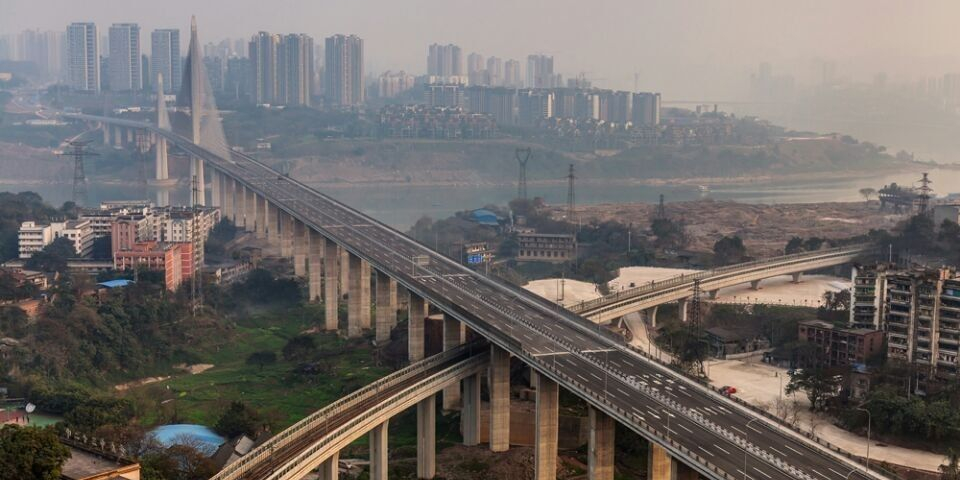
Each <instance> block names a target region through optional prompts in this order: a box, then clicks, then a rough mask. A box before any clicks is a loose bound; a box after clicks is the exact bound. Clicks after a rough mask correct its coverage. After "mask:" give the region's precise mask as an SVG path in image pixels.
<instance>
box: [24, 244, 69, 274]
mask: <svg viewBox="0 0 960 480" xmlns="http://www.w3.org/2000/svg"><path fill="white" fill-rule="evenodd" d="M76 256H77V251H76V250H74V249H73V242H71V241H70V240H69V239H67V238H64V237H60V238H57V239H54V241H52V242H50V244H49V245H47V246H46V247H43V250H40V251H39V252H36V253H34V254H33V255H32V256H31V257H30V258H28V259H27V261H26V262H25V263H24V267H26V268H28V269H30V270H37V271H40V272H46V273H53V272H60V273H63V272H66V271H67V260H69V259H71V258H73V257H76Z"/></svg>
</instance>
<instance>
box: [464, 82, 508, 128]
mask: <svg viewBox="0 0 960 480" xmlns="http://www.w3.org/2000/svg"><path fill="white" fill-rule="evenodd" d="M467 100H468V109H469V110H470V111H471V112H473V113H485V114H487V115H490V116H491V117H493V120H494V121H495V122H497V123H498V124H501V125H513V124H514V123H516V115H517V91H516V90H514V89H512V88H504V87H485V86H473V87H470V88H468V89H467Z"/></svg>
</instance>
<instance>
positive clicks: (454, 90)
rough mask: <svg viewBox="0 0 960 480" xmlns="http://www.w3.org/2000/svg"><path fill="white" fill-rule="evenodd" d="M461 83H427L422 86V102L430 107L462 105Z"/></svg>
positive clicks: (463, 102)
mask: <svg viewBox="0 0 960 480" xmlns="http://www.w3.org/2000/svg"><path fill="white" fill-rule="evenodd" d="M463 93H464V92H463V85H459V84H439V83H434V84H429V85H424V86H423V102H424V103H425V104H427V105H429V106H431V107H463V106H465V105H466V103H465V100H464V97H463Z"/></svg>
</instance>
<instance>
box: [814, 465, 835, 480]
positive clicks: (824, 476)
mask: <svg viewBox="0 0 960 480" xmlns="http://www.w3.org/2000/svg"><path fill="white" fill-rule="evenodd" d="M810 471H811V472H813V473H816V474H817V475H820V476H821V477H823V478H826V479H828V480H829V479H830V477H828V476H826V475H824V474H822V473H820V472H818V471H816V470H814V469H812V468H811V469H810Z"/></svg>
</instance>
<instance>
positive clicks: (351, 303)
mask: <svg viewBox="0 0 960 480" xmlns="http://www.w3.org/2000/svg"><path fill="white" fill-rule="evenodd" d="M348 258H349V260H348V266H349V268H350V275H349V277H348V281H349V290H348V291H347V292H348V293H347V338H356V337H359V336H360V335H362V333H363V326H364V318H366V323H367V326H368V327H369V323H370V268H369V266H367V268H364V263H365V262H364V261H363V260H362V259H360V257H358V256H356V255H353V254H350V255H349V257H348ZM365 271H366V274H364V272H365ZM364 300H366V302H364Z"/></svg>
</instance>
